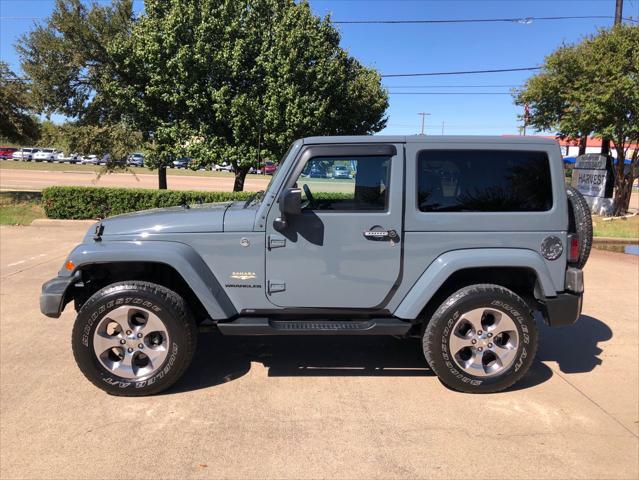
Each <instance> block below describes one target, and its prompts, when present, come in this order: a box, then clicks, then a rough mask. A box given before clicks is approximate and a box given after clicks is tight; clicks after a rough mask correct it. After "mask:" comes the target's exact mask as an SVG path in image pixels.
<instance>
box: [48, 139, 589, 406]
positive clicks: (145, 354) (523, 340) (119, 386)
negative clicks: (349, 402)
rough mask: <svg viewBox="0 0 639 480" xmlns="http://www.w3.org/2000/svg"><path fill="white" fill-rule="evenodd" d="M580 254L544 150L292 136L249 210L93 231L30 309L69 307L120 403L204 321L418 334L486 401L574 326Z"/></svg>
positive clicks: (503, 143)
mask: <svg viewBox="0 0 639 480" xmlns="http://www.w3.org/2000/svg"><path fill="white" fill-rule="evenodd" d="M334 172H339V175H335V173H334ZM591 241H592V224H591V223H590V215H589V211H588V207H587V205H586V204H585V201H584V199H583V197H581V195H580V194H579V193H578V192H576V191H575V190H572V189H570V188H568V189H567V188H566V186H565V183H564V171H563V166H562V159H561V154H560V151H559V147H558V145H557V144H556V143H555V142H554V141H551V140H540V139H534V138H529V137H445V136H442V137H424V136H409V137H406V136H371V137H355V136H354V137H317V138H305V139H302V140H298V141H296V142H295V143H293V145H292V146H291V147H290V149H289V151H288V152H287V153H286V155H285V156H284V158H283V159H282V161H281V163H280V167H279V169H278V171H277V173H276V174H275V175H274V176H273V178H272V180H271V182H270V184H269V186H268V188H267V190H266V191H265V192H260V193H257V194H256V195H254V196H253V197H252V198H251V199H250V200H248V201H242V202H229V203H221V204H211V205H191V206H187V205H184V206H181V207H173V208H163V209H157V210H151V211H145V212H138V213H132V214H128V215H120V216H117V217H113V218H109V219H106V220H102V221H100V222H99V223H97V225H95V227H94V228H91V229H90V231H89V232H88V233H87V235H86V237H85V238H84V240H83V242H82V243H81V244H80V245H78V246H77V247H76V248H75V249H74V250H73V251H72V252H71V253H70V255H69V257H68V258H67V260H66V261H65V263H64V265H63V267H62V269H61V270H60V272H59V274H58V276H57V277H56V278H54V279H52V280H50V281H49V282H47V283H45V284H44V286H43V288H42V296H41V297H40V308H41V310H42V313H44V314H45V315H48V316H50V317H59V316H60V314H61V312H62V310H63V308H64V306H65V305H66V304H67V303H68V302H70V301H71V300H73V301H74V302H75V308H76V310H77V311H78V315H77V318H76V321H75V325H74V328H73V334H72V345H73V353H74V355H75V359H76V361H77V363H78V366H79V367H80V369H81V370H82V372H83V373H84V375H85V376H86V377H87V378H88V379H89V380H90V381H91V382H93V383H94V384H95V385H96V386H98V387H99V388H101V389H103V390H105V391H106V392H108V393H111V394H115V395H148V394H154V393H157V392H160V391H162V390H164V389H166V388H168V387H169V386H171V385H172V384H173V383H174V382H175V381H176V380H178V378H179V377H180V376H181V375H182V374H183V373H184V371H185V370H186V369H187V367H188V365H189V363H190V362H191V359H192V357H193V353H194V350H195V347H196V336H197V335H196V334H197V332H198V327H199V326H201V325H211V323H212V324H214V325H215V328H217V329H218V330H219V332H221V333H222V334H223V335H394V336H406V337H408V336H419V337H420V338H422V339H423V340H422V342H423V350H424V355H425V357H426V361H427V362H428V365H429V366H430V368H431V369H432V370H433V371H434V372H435V373H436V374H437V376H438V377H439V378H440V380H441V381H442V382H443V383H444V384H445V385H447V386H449V387H450V388H453V389H456V390H459V391H463V392H471V393H474V392H477V393H485V392H496V391H499V390H503V389H505V388H508V387H509V386H511V385H513V384H514V383H515V382H517V381H518V380H519V379H521V378H522V377H523V376H524V374H525V373H526V371H527V370H528V368H529V367H530V365H531V363H532V362H533V360H534V357H535V353H536V350H537V343H538V333H537V326H536V323H535V322H536V319H535V316H537V318H538V319H539V321H544V322H546V323H547V324H548V325H551V326H561V325H569V324H572V323H574V322H575V321H576V320H577V318H578V317H579V315H580V312H581V303H582V294H583V275H582V270H581V269H582V267H583V265H584V264H585V262H586V260H587V257H588V254H589V251H590V244H591ZM542 319H543V320H542ZM407 348H410V345H408V344H407Z"/></svg>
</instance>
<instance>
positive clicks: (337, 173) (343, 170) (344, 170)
mask: <svg viewBox="0 0 639 480" xmlns="http://www.w3.org/2000/svg"><path fill="white" fill-rule="evenodd" d="M333 178H352V175H351V171H350V169H349V168H348V167H347V166H345V165H335V166H334V167H333Z"/></svg>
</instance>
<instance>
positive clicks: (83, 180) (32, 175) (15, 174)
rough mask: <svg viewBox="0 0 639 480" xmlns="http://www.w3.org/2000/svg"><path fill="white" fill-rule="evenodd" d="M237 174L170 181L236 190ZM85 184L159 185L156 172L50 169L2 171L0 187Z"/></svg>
mask: <svg viewBox="0 0 639 480" xmlns="http://www.w3.org/2000/svg"><path fill="white" fill-rule="evenodd" d="M233 180H234V176H233V174H226V175H222V174H221V175H220V176H219V177H211V176H197V175H195V174H194V175H169V176H168V184H169V188H170V189H171V190H201V191H213V192H215V191H218V192H222V191H225V192H231V191H233ZM270 180H271V177H270V176H266V177H265V178H259V177H258V178H253V177H252V176H249V177H247V179H246V181H245V183H244V190H246V191H248V192H256V191H258V190H264V189H265V188H266V186H267V185H268V182H269V181H270ZM69 185H75V186H84V187H127V188H152V189H157V188H158V175H157V173H156V172H149V173H143V174H137V175H135V176H134V175H133V174H131V173H111V174H108V175H102V176H101V177H100V179H99V180H96V175H95V173H94V172H91V171H86V172H81V171H73V170H69V171H47V170H13V169H9V168H3V169H1V170H0V190H29V191H32V190H42V189H43V188H45V187H52V186H69Z"/></svg>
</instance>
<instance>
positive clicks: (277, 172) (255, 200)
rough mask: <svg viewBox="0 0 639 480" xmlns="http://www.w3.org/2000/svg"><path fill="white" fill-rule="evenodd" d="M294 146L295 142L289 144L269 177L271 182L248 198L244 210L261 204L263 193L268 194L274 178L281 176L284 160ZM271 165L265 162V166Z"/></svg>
mask: <svg viewBox="0 0 639 480" xmlns="http://www.w3.org/2000/svg"><path fill="white" fill-rule="evenodd" d="M294 145H295V142H293V143H291V145H290V146H289V147H288V150H286V153H285V154H284V155H282V159H281V160H280V163H279V167H280V168H278V169H277V170H275V173H274V174H273V175H272V176H271V180H270V181H269V182H268V185H267V186H266V189H265V190H260V191H259V192H257V193H256V194H255V195H253V196H252V197H250V198H249V199H248V200H247V201H246V203H245V204H244V205H245V208H246V207H248V206H252V205H257V204H259V203H261V202H262V198H264V193H265V192H268V190H269V189H270V188H271V185H273V182H274V181H275V179H276V178H278V176H279V175H281V173H282V171H283V170H284V169H283V168H281V167H282V164H283V163H284V162H285V161H286V159H287V158H288V155H289V154H290V153H291V150H292V149H293V146H294ZM269 163H270V164H273V162H266V164H267V165H268V164H269Z"/></svg>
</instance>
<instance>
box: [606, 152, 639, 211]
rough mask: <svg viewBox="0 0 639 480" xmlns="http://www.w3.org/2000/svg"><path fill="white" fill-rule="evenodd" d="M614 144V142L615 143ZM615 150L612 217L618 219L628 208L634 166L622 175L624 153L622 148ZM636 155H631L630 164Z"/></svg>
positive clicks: (634, 160)
mask: <svg viewBox="0 0 639 480" xmlns="http://www.w3.org/2000/svg"><path fill="white" fill-rule="evenodd" d="M615 143H616V142H615ZM616 150H617V164H616V165H615V168H614V170H615V194H614V197H613V198H614V209H613V212H612V215H613V216H614V217H619V216H621V215H625V214H626V212H627V211H628V207H629V206H630V196H631V195H632V183H633V181H634V178H635V177H634V170H635V168H634V167H635V165H631V168H629V169H628V172H627V173H626V174H624V170H625V159H626V157H625V152H624V149H623V147H621V146H616ZM636 156H637V155H636V154H635V155H633V159H632V162H633V163H635V162H636V161H637V158H635V157H636Z"/></svg>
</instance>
